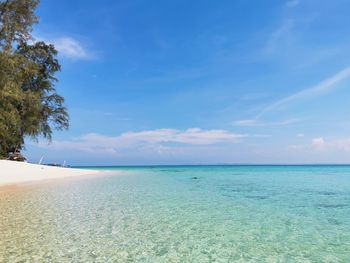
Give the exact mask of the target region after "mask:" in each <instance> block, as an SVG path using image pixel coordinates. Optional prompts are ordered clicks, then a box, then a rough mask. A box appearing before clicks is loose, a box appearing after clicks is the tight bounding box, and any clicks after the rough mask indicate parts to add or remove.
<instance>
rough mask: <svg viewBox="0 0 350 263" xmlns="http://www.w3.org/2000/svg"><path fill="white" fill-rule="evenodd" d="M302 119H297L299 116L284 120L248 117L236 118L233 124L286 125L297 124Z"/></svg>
mask: <svg viewBox="0 0 350 263" xmlns="http://www.w3.org/2000/svg"><path fill="white" fill-rule="evenodd" d="M301 121H302V119H297V118H291V119H286V120H282V121H272V122H266V121H261V120H258V119H246V120H236V121H234V122H233V123H232V124H233V126H250V127H253V126H254V127H255V126H284V125H289V124H295V123H298V122H301Z"/></svg>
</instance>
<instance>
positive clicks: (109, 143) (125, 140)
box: [40, 128, 247, 155]
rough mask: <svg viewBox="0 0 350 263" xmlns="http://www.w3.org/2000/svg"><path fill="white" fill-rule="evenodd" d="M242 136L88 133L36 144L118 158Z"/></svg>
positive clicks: (200, 132) (209, 132)
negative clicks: (117, 156) (142, 150)
mask: <svg viewBox="0 0 350 263" xmlns="http://www.w3.org/2000/svg"><path fill="white" fill-rule="evenodd" d="M245 137H247V135H245V134H236V133H232V132H229V131H226V130H202V129H199V128H191V129H187V130H182V131H181V130H176V129H155V130H145V131H140V132H126V133H123V134H121V135H119V136H105V135H101V134H96V133H89V134H86V135H83V136H81V137H78V138H75V139H72V140H68V141H53V143H52V144H51V145H47V144H43V143H42V144H40V146H41V147H51V148H53V149H74V150H78V151H83V152H88V153H96V154H99V153H106V154H115V155H118V154H120V153H121V152H123V151H124V150H127V152H132V151H133V150H136V151H139V150H140V149H147V151H151V152H152V151H158V150H159V149H171V148H172V146H171V145H174V147H176V148H179V147H180V146H181V145H192V146H206V145H214V144H218V143H223V142H225V143H237V142H239V141H241V140H242V139H243V138H245Z"/></svg>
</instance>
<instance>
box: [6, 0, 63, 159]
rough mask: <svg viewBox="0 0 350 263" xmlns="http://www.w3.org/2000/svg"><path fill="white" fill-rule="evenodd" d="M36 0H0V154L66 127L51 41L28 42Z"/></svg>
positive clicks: (46, 136)
mask: <svg viewBox="0 0 350 263" xmlns="http://www.w3.org/2000/svg"><path fill="white" fill-rule="evenodd" d="M37 5H38V1H37V0H8V1H0V156H6V155H8V153H9V152H11V151H12V152H13V151H17V150H20V149H22V147H23V146H24V139H25V137H30V138H32V139H37V138H38V137H39V136H43V137H44V138H46V139H48V140H51V137H52V129H53V128H55V129H58V130H60V129H67V128H68V126H69V116H68V113H67V110H66V108H65V106H64V98H63V97H62V96H60V95H59V94H57V91H56V89H55V83H56V82H57V78H56V77H55V74H56V73H57V72H58V71H60V69H61V66H60V64H59V62H58V60H57V51H56V49H55V47H54V46H53V45H51V44H46V43H44V42H36V43H30V42H32V39H33V38H32V36H31V34H30V33H31V30H32V25H33V24H34V23H36V22H37V21H38V19H37V17H36V16H35V14H34V10H35V8H36V7H37Z"/></svg>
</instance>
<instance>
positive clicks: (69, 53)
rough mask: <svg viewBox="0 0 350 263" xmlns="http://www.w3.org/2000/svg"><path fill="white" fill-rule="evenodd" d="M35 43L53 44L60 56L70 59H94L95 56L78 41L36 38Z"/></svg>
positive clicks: (59, 38) (64, 37)
mask: <svg viewBox="0 0 350 263" xmlns="http://www.w3.org/2000/svg"><path fill="white" fill-rule="evenodd" d="M35 41H45V42H48V43H52V44H53V45H54V46H55V47H56V49H57V50H58V52H59V54H60V55H62V56H63V57H66V58H69V59H74V60H77V59H92V58H94V54H93V53H92V52H91V51H89V50H87V48H86V47H85V46H84V45H83V44H82V43H81V42H80V41H79V40H77V39H74V38H72V37H68V36H63V37H58V38H45V37H35Z"/></svg>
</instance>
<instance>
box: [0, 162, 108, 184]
mask: <svg viewBox="0 0 350 263" xmlns="http://www.w3.org/2000/svg"><path fill="white" fill-rule="evenodd" d="M100 173H102V172H101V171H98V170H85V169H74V168H63V167H55V166H47V165H38V164H31V163H24V162H16V161H7V160H0V186H1V185H9V184H18V183H27V182H34V181H41V180H47V179H57V178H64V177H72V176H81V175H98V174H100Z"/></svg>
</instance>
